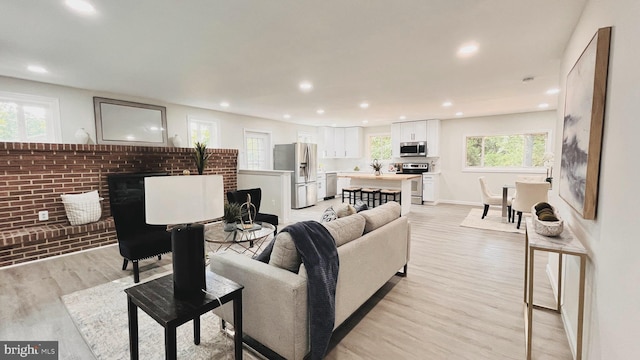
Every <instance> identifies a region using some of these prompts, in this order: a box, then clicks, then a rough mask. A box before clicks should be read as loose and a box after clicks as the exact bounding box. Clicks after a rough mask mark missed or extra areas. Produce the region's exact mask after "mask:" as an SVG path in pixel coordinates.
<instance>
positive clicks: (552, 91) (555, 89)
mask: <svg viewBox="0 0 640 360" xmlns="http://www.w3.org/2000/svg"><path fill="white" fill-rule="evenodd" d="M559 92H560V89H558V88H553V89H549V90H547V92H546V94H547V95H554V94H557V93H559Z"/></svg>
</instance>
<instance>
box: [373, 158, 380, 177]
mask: <svg viewBox="0 0 640 360" xmlns="http://www.w3.org/2000/svg"><path fill="white" fill-rule="evenodd" d="M371 167H372V168H373V170H374V171H375V174H376V176H378V175H380V170H382V163H381V162H380V161H378V159H373V162H371Z"/></svg>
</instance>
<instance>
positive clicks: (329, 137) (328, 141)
mask: <svg viewBox="0 0 640 360" xmlns="http://www.w3.org/2000/svg"><path fill="white" fill-rule="evenodd" d="M334 129H335V128H332V127H320V128H319V133H320V139H322V143H321V148H319V149H318V156H320V157H321V158H323V159H331V158H333V157H335V153H334V152H335V145H334V144H335V130H334Z"/></svg>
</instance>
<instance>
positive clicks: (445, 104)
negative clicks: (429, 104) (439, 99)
mask: <svg viewBox="0 0 640 360" xmlns="http://www.w3.org/2000/svg"><path fill="white" fill-rule="evenodd" d="M451 105H453V103H452V102H451V101H445V102H443V103H442V106H444V107H449V106H451Z"/></svg>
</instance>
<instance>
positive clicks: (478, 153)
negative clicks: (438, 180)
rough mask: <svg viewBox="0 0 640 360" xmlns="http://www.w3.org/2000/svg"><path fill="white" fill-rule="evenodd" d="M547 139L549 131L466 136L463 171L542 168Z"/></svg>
mask: <svg viewBox="0 0 640 360" xmlns="http://www.w3.org/2000/svg"><path fill="white" fill-rule="evenodd" d="M548 140H549V133H548V132H539V133H537V132H536V133H525V134H512V135H489V136H467V137H466V138H465V151H464V153H465V168H467V169H476V168H477V169H481V168H499V169H526V168H542V167H544V154H545V152H546V151H547V147H548V144H547V143H548Z"/></svg>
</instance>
